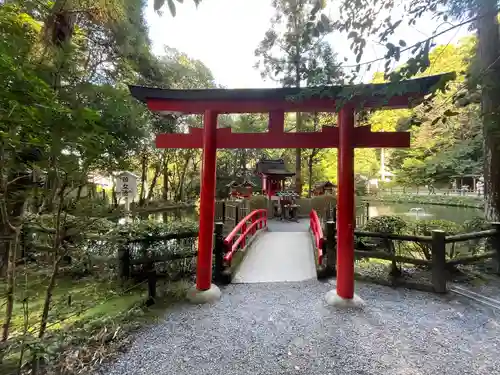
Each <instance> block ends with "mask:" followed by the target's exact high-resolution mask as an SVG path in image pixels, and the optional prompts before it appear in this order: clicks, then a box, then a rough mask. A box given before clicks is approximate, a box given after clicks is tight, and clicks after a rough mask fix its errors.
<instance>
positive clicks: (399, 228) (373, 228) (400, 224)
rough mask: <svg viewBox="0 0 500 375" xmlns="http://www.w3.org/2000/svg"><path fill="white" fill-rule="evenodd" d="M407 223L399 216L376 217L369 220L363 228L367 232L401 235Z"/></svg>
mask: <svg viewBox="0 0 500 375" xmlns="http://www.w3.org/2000/svg"><path fill="white" fill-rule="evenodd" d="M406 227H407V223H406V222H405V221H404V220H403V219H401V218H400V217H399V216H377V217H373V218H371V219H369V220H368V221H367V222H366V224H365V225H364V226H363V230H365V231H367V232H377V233H402V232H403V230H404V229H405V228H406Z"/></svg>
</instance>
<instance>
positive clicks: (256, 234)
mask: <svg viewBox="0 0 500 375" xmlns="http://www.w3.org/2000/svg"><path fill="white" fill-rule="evenodd" d="M219 236H220V238H219V240H216V241H215V252H214V253H215V257H216V260H215V264H216V269H215V275H214V277H215V278H216V279H219V281H222V282H226V283H228V282H234V283H258V282H285V281H303V280H308V279H313V278H316V277H317V271H318V270H321V269H323V268H324V265H323V262H324V252H325V249H326V243H325V238H324V235H323V229H322V224H321V220H320V218H319V217H318V214H317V212H316V211H315V210H312V211H311V213H310V215H309V220H307V219H300V220H298V221H297V222H282V221H278V220H271V221H268V218H267V210H265V209H259V210H254V211H252V212H250V213H249V214H248V215H247V216H245V217H244V218H243V219H241V220H240V221H239V223H237V225H236V226H235V227H234V228H233V229H232V230H231V231H230V233H229V234H228V235H227V236H225V237H223V236H222V235H219Z"/></svg>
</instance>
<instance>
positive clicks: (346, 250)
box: [326, 105, 363, 307]
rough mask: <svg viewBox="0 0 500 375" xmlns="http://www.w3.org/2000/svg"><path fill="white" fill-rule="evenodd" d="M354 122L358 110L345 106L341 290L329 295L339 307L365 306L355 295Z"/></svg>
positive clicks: (340, 192)
mask: <svg viewBox="0 0 500 375" xmlns="http://www.w3.org/2000/svg"><path fill="white" fill-rule="evenodd" d="M354 123H355V109H354V107H353V106H351V105H345V106H343V107H342V109H341V110H340V112H339V116H338V125H339V146H338V163H337V176H338V192H337V215H338V218H337V288H336V290H331V291H330V292H328V293H327V295H326V301H327V303H328V304H330V305H334V306H339V307H360V306H362V305H363V301H362V300H361V298H360V297H359V296H357V295H355V294H354V220H355V216H354V215H355V214H354V194H355V192H354V145H355V142H354V141H355V140H354V135H355V133H354Z"/></svg>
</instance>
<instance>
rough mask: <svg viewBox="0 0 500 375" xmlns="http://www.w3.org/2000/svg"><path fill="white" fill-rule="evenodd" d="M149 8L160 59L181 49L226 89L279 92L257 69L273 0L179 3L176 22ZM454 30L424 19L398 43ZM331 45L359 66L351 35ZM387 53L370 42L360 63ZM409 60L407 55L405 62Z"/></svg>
mask: <svg viewBox="0 0 500 375" xmlns="http://www.w3.org/2000/svg"><path fill="white" fill-rule="evenodd" d="M149 3H150V6H149V7H148V9H147V10H146V20H147V22H148V25H149V33H150V38H151V40H152V42H153V52H154V53H155V54H157V55H161V54H162V53H163V51H164V47H165V46H169V47H173V48H176V49H178V50H179V51H181V52H184V53H186V54H187V55H188V56H189V57H191V58H195V59H198V60H201V61H202V62H203V63H204V64H205V65H206V66H207V67H208V68H209V69H210V70H211V71H212V73H213V75H214V77H215V80H216V82H217V83H218V84H220V85H223V86H225V87H227V88H258V87H276V86H277V84H276V83H275V82H273V81H270V80H264V79H263V78H262V77H261V75H260V72H259V71H258V70H256V69H254V64H255V62H256V61H257V59H256V57H255V55H254V51H255V49H256V48H257V46H258V44H259V42H260V41H261V40H262V38H263V37H264V34H265V32H266V31H267V30H268V29H269V27H270V19H271V17H272V15H273V8H272V7H271V0H202V2H201V4H200V5H199V6H198V8H196V6H195V5H194V2H193V1H192V0H185V1H184V2H183V3H182V4H180V3H177V14H176V16H175V17H172V16H171V15H170V13H169V12H168V9H164V12H163V15H161V16H160V15H158V14H157V13H156V12H154V10H153V6H152V3H153V2H152V1H150V2H149ZM328 12H329V16H330V18H331V19H334V17H335V11H334V10H332V9H329V10H328ZM395 19H397V18H395ZM449 27H450V24H445V25H439V24H438V23H436V22H435V21H433V20H432V19H429V17H425V16H424V18H422V19H421V20H419V22H417V24H416V25H415V26H411V27H410V26H407V25H404V26H403V25H401V26H400V27H399V28H398V35H397V36H396V37H395V41H396V43H397V41H398V40H399V39H403V40H405V41H406V43H407V45H412V44H414V43H416V42H418V41H420V40H422V39H425V38H428V37H430V36H431V35H432V34H433V32H434V31H435V30H436V28H437V30H438V31H443V30H445V29H447V28H449ZM467 33H468V30H467V27H466V26H462V27H461V28H457V29H454V30H453V31H450V32H447V33H445V34H443V35H441V36H439V37H437V38H436V39H435V42H436V43H437V44H447V43H456V42H457V41H458V40H459V39H460V38H461V37H464V36H465V35H467ZM328 41H329V42H330V44H331V45H332V47H333V49H334V51H335V52H336V53H337V54H338V59H339V62H343V58H344V57H347V58H348V61H347V62H346V63H345V64H353V63H355V61H354V55H353V54H352V52H351V51H350V49H349V45H350V42H349V41H348V39H347V35H345V34H340V33H335V34H333V35H331V36H329V38H328ZM385 50H386V49H385V47H384V46H381V45H379V44H377V43H375V42H372V41H368V43H367V48H366V49H365V52H364V54H363V58H362V60H361V62H363V61H370V60H374V59H377V58H380V57H383V55H384V53H385ZM408 57H409V55H406V56H405V55H404V54H403V55H402V58H401V62H403V61H405V60H406V59H408ZM383 65H384V61H381V62H379V63H375V64H373V65H372V67H371V70H370V71H363V70H362V72H361V73H363V75H362V78H361V80H363V81H365V82H368V81H370V80H371V77H372V76H373V73H374V72H375V71H377V70H383ZM433 73H439V72H433Z"/></svg>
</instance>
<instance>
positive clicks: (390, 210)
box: [369, 202, 484, 224]
mask: <svg viewBox="0 0 500 375" xmlns="http://www.w3.org/2000/svg"><path fill="white" fill-rule="evenodd" d="M369 213H370V217H374V216H382V215H397V216H401V217H402V218H404V219H410V220H419V219H425V220H429V219H430V220H449V221H454V222H456V223H458V224H462V223H463V222H464V221H466V220H469V219H472V218H473V217H477V216H480V217H483V216H484V212H483V210H480V209H478V208H465V207H451V206H436V205H432V204H418V203H390V202H370V209H369Z"/></svg>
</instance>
